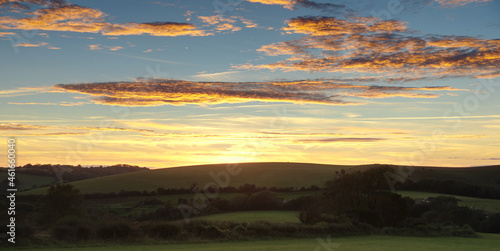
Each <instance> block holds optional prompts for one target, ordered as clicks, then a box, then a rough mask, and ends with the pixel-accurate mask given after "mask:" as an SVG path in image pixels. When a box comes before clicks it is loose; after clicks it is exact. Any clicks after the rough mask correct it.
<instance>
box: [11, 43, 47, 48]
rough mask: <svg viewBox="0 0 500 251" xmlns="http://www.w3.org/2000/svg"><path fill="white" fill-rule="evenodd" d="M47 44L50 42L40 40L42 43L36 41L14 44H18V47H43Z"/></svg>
mask: <svg viewBox="0 0 500 251" xmlns="http://www.w3.org/2000/svg"><path fill="white" fill-rule="evenodd" d="M47 44H48V43H45V42H40V43H36V44H32V43H19V44H16V45H14V46H18V47H41V46H45V45H47Z"/></svg>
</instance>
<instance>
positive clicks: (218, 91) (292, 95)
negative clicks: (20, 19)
mask: <svg viewBox="0 0 500 251" xmlns="http://www.w3.org/2000/svg"><path fill="white" fill-rule="evenodd" d="M343 82H345V80H343V81H336V80H325V79H321V80H298V81H274V82H193V81H183V80H172V79H152V80H144V81H142V80H138V81H137V82H106V83H87V84H60V85H56V86H54V87H53V88H54V91H56V92H76V93H81V94H88V95H90V96H91V97H92V100H93V102H95V103H97V104H106V105H122V106H159V105H166V104H169V105H185V104H198V105H206V104H220V103H244V102H252V101H261V102H292V103H316V104H325V105H359V104H362V103H360V102H354V101H352V100H349V98H387V97H408V98H436V97H438V96H439V95H438V94H436V93H435V92H436V91H459V90H460V89H455V88H451V87H448V86H443V87H439V86H431V87H397V86H377V85H369V86H366V85H356V84H346V83H343ZM422 91H426V93H421V92H422Z"/></svg>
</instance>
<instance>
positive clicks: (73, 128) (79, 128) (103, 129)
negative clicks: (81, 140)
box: [68, 127, 155, 132]
mask: <svg viewBox="0 0 500 251" xmlns="http://www.w3.org/2000/svg"><path fill="white" fill-rule="evenodd" d="M68 129H71V130H85V131H118V132H155V131H154V130H148V129H133V128H119V127H68Z"/></svg>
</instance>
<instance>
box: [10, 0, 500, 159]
mask: <svg viewBox="0 0 500 251" xmlns="http://www.w3.org/2000/svg"><path fill="white" fill-rule="evenodd" d="M499 13H500V1H496V0H413V1H409V0H380V1H374V0H373V1H372V0H361V1H344V0H339V1H334V0H331V1H326V0H323V1H320V0H213V1H212V0H208V1H201V0H197V1H195V0H172V1H154V0H152V1H132V0H125V1H71V2H70V1H64V0H55V1H49V0H0V55H1V59H0V76H1V77H0V105H1V110H0V111H1V112H0V134H1V136H2V137H3V138H4V139H5V141H4V144H3V145H2V147H1V149H4V150H5V151H6V149H7V143H6V142H7V140H8V139H9V138H15V139H16V142H17V145H16V146H17V153H18V155H17V156H18V157H17V162H18V164H20V165H24V164H27V163H31V164H36V163H39V164H48V163H50V164H69V165H78V164H81V165H112V164H117V163H126V164H133V165H139V166H145V167H151V168H162V167H174V166H181V165H194V164H209V163H234V162H261V161H262V162H264V161H265V162H268V161H272V162H281V161H283V162H310V163H325V164H341V165H357V164H372V163H383V164H395V165H426V166H447V167H467V166H480V165H496V164H500V140H499V139H500V113H499V112H498V111H499V109H500V101H499V100H500V99H499V96H500V15H499ZM5 151H4V152H5Z"/></svg>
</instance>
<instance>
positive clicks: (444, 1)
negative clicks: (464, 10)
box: [435, 0, 491, 7]
mask: <svg viewBox="0 0 500 251" xmlns="http://www.w3.org/2000/svg"><path fill="white" fill-rule="evenodd" d="M435 1H436V2H437V3H439V4H440V5H442V6H443V7H457V6H463V5H466V4H470V3H485V2H491V0H435Z"/></svg>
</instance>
